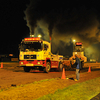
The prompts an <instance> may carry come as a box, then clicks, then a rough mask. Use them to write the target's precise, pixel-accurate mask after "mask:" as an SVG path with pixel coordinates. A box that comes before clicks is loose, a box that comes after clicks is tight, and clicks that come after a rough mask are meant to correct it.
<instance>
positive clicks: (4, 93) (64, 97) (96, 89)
mask: <svg viewBox="0 0 100 100" xmlns="http://www.w3.org/2000/svg"><path fill="white" fill-rule="evenodd" d="M56 80H58V79H56V78H53V79H45V80H41V81H37V82H33V83H29V84H25V85H20V86H16V87H10V88H6V89H1V90H0V100H90V99H91V98H93V97H94V96H96V95H97V94H98V93H100V77H99V78H95V79H92V80H89V81H85V82H82V83H77V82H76V84H74V85H70V86H68V87H66V88H63V89H58V88H57V89H58V90H56V92H55V91H54V92H52V91H53V88H52V87H51V88H50V87H48V86H50V85H51V86H53V85H54V84H52V82H54V81H55V82H57V81H56ZM59 81H61V83H62V82H65V83H63V84H66V82H67V80H60V79H59ZM59 81H58V82H59ZM55 82H54V83H55ZM61 83H60V84H61ZM45 86H47V87H48V88H47V87H45ZM44 89H46V90H45V91H44ZM50 89H51V90H50ZM50 91H51V92H50ZM45 92H48V93H45ZM38 94H39V97H41V98H39V97H38V96H37V95H38ZM41 94H44V96H43V95H41ZM46 94H48V95H46ZM33 98H34V99H33ZM35 98H38V99H35Z"/></svg>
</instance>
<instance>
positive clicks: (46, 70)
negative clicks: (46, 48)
mask: <svg viewBox="0 0 100 100" xmlns="http://www.w3.org/2000/svg"><path fill="white" fill-rule="evenodd" d="M49 71H50V62H47V63H46V67H45V68H44V72H46V73H48V72H49Z"/></svg>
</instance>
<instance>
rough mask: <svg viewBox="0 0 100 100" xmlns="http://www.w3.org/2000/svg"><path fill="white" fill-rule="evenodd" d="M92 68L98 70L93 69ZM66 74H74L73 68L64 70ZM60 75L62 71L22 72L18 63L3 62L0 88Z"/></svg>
mask: <svg viewBox="0 0 100 100" xmlns="http://www.w3.org/2000/svg"><path fill="white" fill-rule="evenodd" d="M92 70H100V69H93V68H92ZM87 71H88V68H84V70H82V71H81V73H83V72H87ZM65 74H66V76H70V75H75V70H72V71H66V72H65ZM61 76H62V72H49V73H43V72H38V71H37V72H34V71H32V70H31V72H29V73H26V72H24V70H23V68H22V67H18V63H4V64H3V68H0V88H7V87H10V86H17V85H21V84H27V83H32V82H34V81H40V80H43V79H50V78H59V77H61Z"/></svg>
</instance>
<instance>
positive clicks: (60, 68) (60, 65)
mask: <svg viewBox="0 0 100 100" xmlns="http://www.w3.org/2000/svg"><path fill="white" fill-rule="evenodd" d="M58 71H59V72H61V71H63V64H62V63H61V62H59V66H58Z"/></svg>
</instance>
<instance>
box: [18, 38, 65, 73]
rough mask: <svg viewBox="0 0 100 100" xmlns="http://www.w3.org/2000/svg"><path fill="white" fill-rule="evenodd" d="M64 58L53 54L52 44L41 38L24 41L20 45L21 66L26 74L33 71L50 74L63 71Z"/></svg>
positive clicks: (25, 39)
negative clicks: (53, 71)
mask: <svg viewBox="0 0 100 100" xmlns="http://www.w3.org/2000/svg"><path fill="white" fill-rule="evenodd" d="M62 60H63V56H62V55H55V54H52V53H51V42H48V41H44V40H42V39H40V38H39V37H28V38H24V39H22V41H21V43H20V45H19V66H20V67H23V68H24V71H25V72H29V71H30V70H31V69H33V70H40V71H44V72H46V73H48V72H49V71H50V70H51V69H54V70H58V71H62V69H63V65H62V63H61V62H62Z"/></svg>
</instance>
